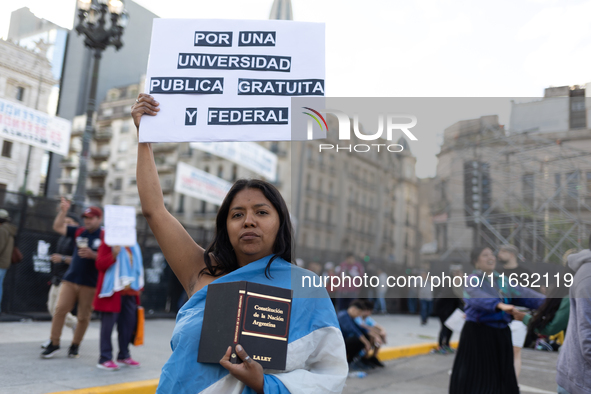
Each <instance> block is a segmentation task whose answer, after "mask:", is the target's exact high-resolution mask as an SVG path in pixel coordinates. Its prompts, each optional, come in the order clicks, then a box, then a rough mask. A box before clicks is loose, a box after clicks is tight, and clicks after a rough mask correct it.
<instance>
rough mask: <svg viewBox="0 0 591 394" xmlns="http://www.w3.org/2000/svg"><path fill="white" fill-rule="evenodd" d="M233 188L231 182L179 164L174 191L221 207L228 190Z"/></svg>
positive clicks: (184, 164)
mask: <svg viewBox="0 0 591 394" xmlns="http://www.w3.org/2000/svg"><path fill="white" fill-rule="evenodd" d="M231 187H232V184H231V183H230V182H226V181H225V180H223V179H221V178H218V177H217V176H214V175H211V174H209V173H207V172H205V171H202V170H200V169H198V168H195V167H193V166H190V165H188V164H186V163H182V162H180V163H178V164H177V168H176V181H175V183H174V191H175V192H177V193H182V194H185V195H187V196H189V197H194V198H197V199H199V200H203V201H207V202H210V203H212V204H215V205H221V204H222V201H224V197H226V194H227V193H228V190H230V188H231Z"/></svg>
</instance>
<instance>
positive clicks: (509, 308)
mask: <svg viewBox="0 0 591 394" xmlns="http://www.w3.org/2000/svg"><path fill="white" fill-rule="evenodd" d="M514 308H515V306H514V305H511V304H505V303H503V302H499V303H498V304H497V309H500V310H502V311H503V312H507V313H512V312H513V309H514Z"/></svg>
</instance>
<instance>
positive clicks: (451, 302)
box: [433, 287, 464, 320]
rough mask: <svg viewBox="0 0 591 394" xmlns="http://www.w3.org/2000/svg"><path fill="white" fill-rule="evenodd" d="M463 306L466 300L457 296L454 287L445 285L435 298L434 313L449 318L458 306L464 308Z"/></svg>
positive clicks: (442, 317)
mask: <svg viewBox="0 0 591 394" xmlns="http://www.w3.org/2000/svg"><path fill="white" fill-rule="evenodd" d="M463 306H464V302H463V301H462V300H461V299H460V298H458V297H457V296H456V294H455V293H454V292H453V289H452V288H451V287H444V288H442V289H441V291H440V292H439V294H438V295H437V297H436V298H435V303H434V304H433V314H434V315H435V316H437V317H440V318H441V319H443V320H447V318H448V317H450V316H451V315H452V313H454V311H455V310H456V309H457V308H460V309H462V308H463Z"/></svg>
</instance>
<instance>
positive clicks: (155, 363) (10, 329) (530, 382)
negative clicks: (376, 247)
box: [0, 315, 557, 394]
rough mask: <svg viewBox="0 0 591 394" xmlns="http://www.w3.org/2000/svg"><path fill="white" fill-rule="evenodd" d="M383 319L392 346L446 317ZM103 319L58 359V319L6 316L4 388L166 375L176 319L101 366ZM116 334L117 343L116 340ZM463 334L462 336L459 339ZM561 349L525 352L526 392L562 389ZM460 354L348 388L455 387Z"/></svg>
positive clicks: (428, 358)
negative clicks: (46, 344) (115, 362)
mask: <svg viewBox="0 0 591 394" xmlns="http://www.w3.org/2000/svg"><path fill="white" fill-rule="evenodd" d="M376 320H377V321H378V322H379V323H380V324H382V325H383V326H384V327H385V328H386V330H387V331H388V339H389V340H388V346H406V345H412V344H417V343H429V342H435V341H436V338H437V334H438V332H439V321H438V320H437V319H435V318H431V319H430V321H429V324H427V325H426V326H421V325H420V322H419V317H418V316H408V315H384V316H376ZM99 328H100V322H99V321H92V322H91V324H90V327H89V328H88V331H87V333H86V336H85V339H84V342H83V343H82V346H81V347H80V358H79V359H70V358H68V357H67V356H66V355H67V348H68V346H69V345H70V341H71V339H72V331H71V330H70V329H68V328H64V333H63V336H62V350H61V353H60V354H58V355H57V356H56V357H55V358H54V359H50V360H44V359H41V358H40V357H39V354H40V352H41V350H42V349H41V348H40V345H41V343H42V342H43V341H45V340H46V339H47V338H48V336H49V330H50V323H49V322H46V321H41V322H38V321H23V322H4V323H0V355H1V356H0V394H15V393H18V394H45V393H51V392H55V391H65V390H73V389H80V388H87V387H96V386H103V385H110V384H117V383H125V382H134V381H142V380H149V379H158V377H159V376H160V370H161V368H162V366H163V365H164V363H165V362H166V360H167V359H168V357H169V356H170V353H171V350H170V337H171V335H172V330H173V328H174V320H172V319H148V320H146V327H145V330H146V332H145V345H144V346H141V347H138V348H133V347H132V349H131V352H132V356H133V357H134V358H135V359H137V360H138V361H140V362H141V363H142V366H141V368H139V369H122V370H120V371H115V372H111V371H104V370H99V369H97V368H96V363H97V361H98V354H99ZM115 338H116V337H114V340H113V344H114V346H115V347H116V346H117V345H116V340H115ZM457 338H458V334H457V333H456V334H455V335H454V338H453V339H454V340H457ZM556 358H557V353H545V352H539V351H529V350H526V351H524V362H523V369H522V377H521V379H520V383H521V384H522V387H521V392H522V393H549V392H554V393H555V392H556V390H555V389H556V384H555V383H554V378H555V365H556ZM452 364H453V355H440V354H429V355H423V356H416V357H411V358H401V359H396V360H391V361H387V362H386V368H384V369H382V370H374V371H370V373H369V375H368V376H367V377H366V378H363V379H358V378H349V379H348V380H347V387H346V389H345V391H344V392H345V393H347V394H353V393H367V394H382V393H384V394H385V393H394V392H395V393H409V394H422V393H447V385H448V383H449V371H450V370H451V368H452Z"/></svg>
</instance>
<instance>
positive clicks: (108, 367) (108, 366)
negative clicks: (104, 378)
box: [96, 360, 119, 371]
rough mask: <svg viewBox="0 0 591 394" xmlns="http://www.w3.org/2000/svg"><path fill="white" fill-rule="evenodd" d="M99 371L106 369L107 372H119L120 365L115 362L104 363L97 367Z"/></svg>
mask: <svg viewBox="0 0 591 394" xmlns="http://www.w3.org/2000/svg"><path fill="white" fill-rule="evenodd" d="M96 367H97V368H99V369H104V370H105V371H117V370H118V369H119V365H117V364H115V363H114V362H113V361H111V360H109V361H105V362H104V363H99V364H97V365H96Z"/></svg>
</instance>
